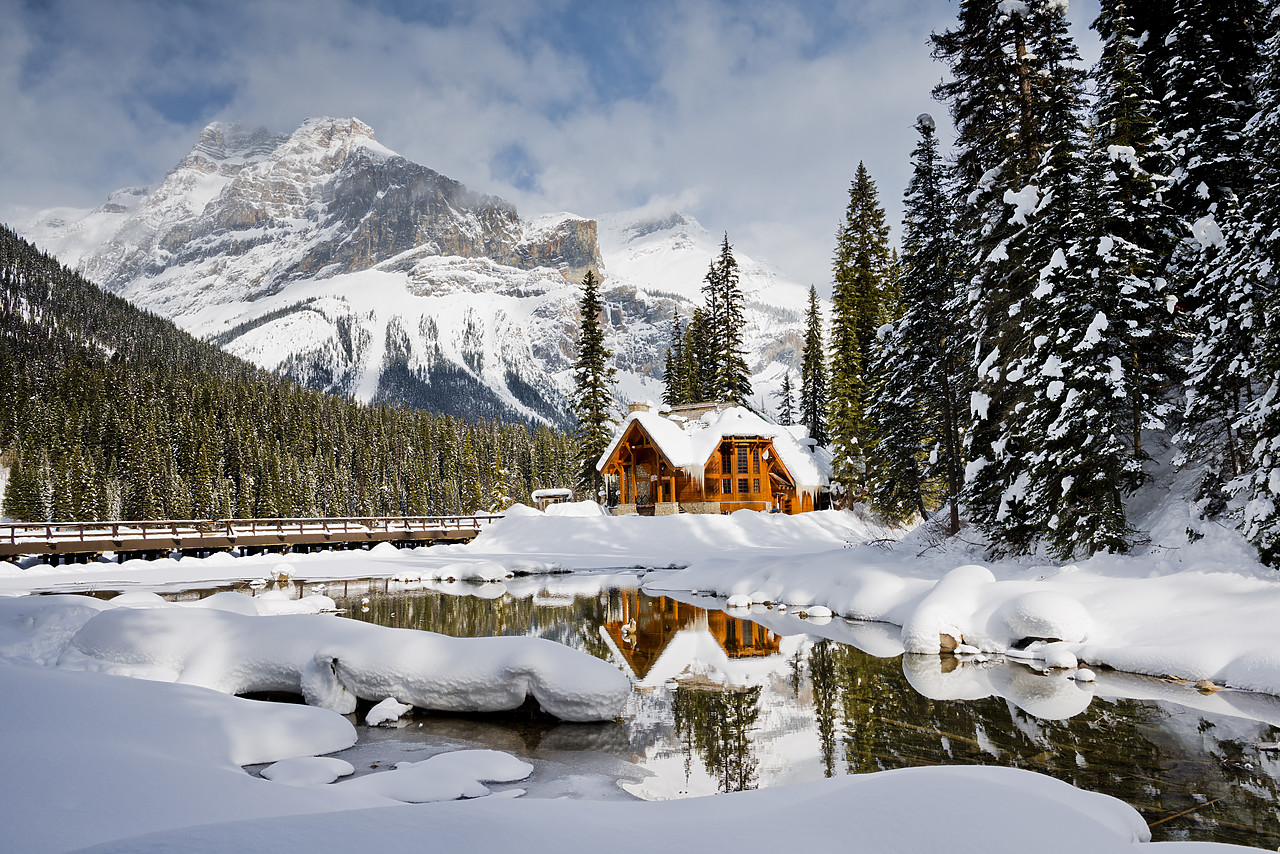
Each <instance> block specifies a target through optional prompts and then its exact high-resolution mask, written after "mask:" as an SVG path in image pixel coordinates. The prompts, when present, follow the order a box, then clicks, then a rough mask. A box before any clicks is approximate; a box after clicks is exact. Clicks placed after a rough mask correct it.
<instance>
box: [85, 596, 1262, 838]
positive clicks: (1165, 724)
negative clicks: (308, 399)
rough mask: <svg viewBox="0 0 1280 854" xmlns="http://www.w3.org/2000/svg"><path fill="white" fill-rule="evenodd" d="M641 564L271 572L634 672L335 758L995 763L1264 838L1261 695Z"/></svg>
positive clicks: (655, 770)
mask: <svg viewBox="0 0 1280 854" xmlns="http://www.w3.org/2000/svg"><path fill="white" fill-rule="evenodd" d="M642 578H643V573H642V572H639V571H617V572H606V573H596V574H574V575H568V576H549V577H533V578H523V579H512V580H510V581H509V582H507V583H505V584H504V583H497V584H468V583H444V582H440V583H401V582H395V581H388V580H385V579H378V580H371V581H348V582H344V581H338V582H330V583H317V584H310V583H305V582H304V583H296V584H290V585H287V586H286V587H285V589H287V590H289V591H291V592H294V593H302V592H305V593H313V592H323V593H325V594H327V595H329V596H331V597H333V598H334V599H335V600H336V601H337V602H338V604H339V606H340V607H341V608H343V609H344V611H345V615H346V616H347V617H348V618H351V619H358V620H365V621H369V622H374V623H378V624H381V625H386V626H394V627H398V628H415V629H423V630H428V631H434V632H441V633H444V634H450V635H455V636H486V635H537V636H541V637H546V638H550V639H552V640H556V641H559V642H561V643H564V644H567V645H569V646H572V647H575V648H577V649H581V650H584V651H586V652H589V653H591V654H592V655H595V656H597V657H599V658H603V659H606V660H609V661H612V662H614V663H615V664H617V665H618V666H619V667H621V668H622V669H623V670H624V671H626V672H627V675H628V676H629V677H630V678H631V679H632V682H633V684H634V686H635V688H634V690H633V692H632V695H631V698H630V700H629V702H628V704H627V708H626V712H625V714H624V716H623V718H622V720H620V721H618V722H613V723H605V724H564V723H560V722H557V721H553V720H548V719H546V718H544V717H542V716H540V715H538V714H536V713H535V712H533V711H522V712H517V713H512V714H504V715H500V716H450V715H441V714H435V713H429V712H423V711H420V710H415V712H413V713H412V714H411V715H409V716H407V717H405V718H403V719H402V720H401V721H400V722H399V725H398V726H396V727H394V728H387V727H379V728H370V727H365V726H363V725H362V720H363V719H362V718H360V720H359V721H358V723H360V726H359V730H360V742H359V743H358V744H357V745H356V746H355V747H352V748H350V749H349V750H347V751H344V752H343V753H342V754H339V755H340V756H341V757H342V758H344V759H347V760H348V761H350V762H352V764H354V765H355V766H356V768H357V774H360V773H362V772H363V773H368V772H369V771H371V770H375V769H378V768H385V767H387V766H389V765H390V764H393V763H395V762H398V761H402V760H420V759H424V758H426V757H428V756H431V755H434V754H436V753H441V752H445V751H448V750H455V749H459V748H466V747H489V748H495V749H498V750H503V751H506V752H508V753H511V754H513V755H515V756H517V757H519V758H521V759H525V760H526V761H529V762H531V763H533V764H534V766H535V772H534V775H533V777H532V778H531V779H529V780H526V781H523V782H521V783H520V786H519V787H520V788H523V789H525V790H526V791H527V792H528V796H529V797H578V798H596V799H600V798H626V799H629V798H643V799H666V798H679V797H687V796H694V795H706V794H714V793H716V792H728V791H736V790H740V789H749V788H763V787H769V786H778V785H785V784H789V783H796V782H802V781H807V780H815V779H820V778H822V777H824V776H827V777H829V776H836V775H844V774H856V773H863V772H869V771H877V770H882V769H891V768H901V767H906V766H916V765H940V764H981V765H1005V766H1011V767H1017V768H1025V769H1030V770H1034V771H1038V772H1041V773H1045V774H1049V775H1051V776H1054V777H1058V778H1060V779H1063V780H1066V781H1068V782H1071V783H1073V784H1075V785H1077V786H1079V787H1081V788H1084V789H1089V790H1092V791H1099V792H1104V793H1106V794H1109V795H1113V796H1115V797H1118V798H1120V799H1122V800H1124V801H1126V802H1127V803H1129V804H1131V805H1132V806H1133V807H1134V808H1136V809H1137V810H1138V811H1139V812H1140V813H1141V814H1142V816H1143V817H1144V818H1145V819H1146V820H1147V821H1148V823H1150V824H1151V825H1152V832H1153V835H1154V837H1155V838H1156V839H1158V840H1159V839H1198V840H1214V841H1220V842H1234V843H1238V844H1244V845H1250V846H1256V847H1261V848H1267V849H1272V850H1274V849H1275V848H1276V847H1277V845H1278V844H1280V808H1278V807H1277V804H1278V803H1280V799H1278V797H1277V796H1278V795H1280V752H1276V751H1275V750H1273V749H1272V748H1273V747H1274V746H1275V743H1276V742H1277V741H1280V726H1277V725H1278V724H1280V699H1277V698H1275V697H1271V696H1269V695H1262V694H1251V693H1247V692H1237V691H1222V692H1218V693H1216V694H1212V695H1206V694H1201V693H1199V692H1197V691H1196V690H1195V689H1194V687H1193V686H1190V685H1188V684H1186V683H1179V682H1175V681H1170V680H1159V679H1151V678H1144V677H1136V676H1129V675H1124V674H1119V673H1115V672H1109V671H1101V672H1099V673H1097V681H1095V682H1091V683H1087V682H1080V683H1077V682H1076V681H1074V680H1071V679H1068V678H1066V677H1065V676H1062V675H1060V674H1054V673H1048V674H1046V673H1041V672H1038V671H1036V670H1033V669H1032V668H1030V667H1028V666H1026V665H1024V664H1020V663H1016V662H1012V661H1005V660H1004V659H1002V658H1000V657H998V656H997V657H992V658H988V659H985V660H984V659H979V658H964V657H959V658H958V657H951V656H943V657H938V656H902V655H898V654H897V652H898V651H899V650H900V648H901V647H900V645H898V644H897V636H898V631H899V630H898V629H897V628H896V627H893V626H888V625H883V624H866V623H853V622H849V621H846V620H843V619H834V620H833V619H829V618H825V619H824V618H819V619H812V618H810V619H804V618H801V617H800V616H797V615H795V614H789V613H786V612H784V611H782V610H781V609H774V608H769V607H765V606H759V605H757V606H754V607H753V608H752V609H750V610H733V609H731V610H728V611H726V610H724V609H723V600H718V599H715V598H713V597H700V596H696V595H692V594H690V595H688V596H686V597H683V601H680V600H677V599H674V598H670V597H657V596H653V597H651V596H648V595H646V594H645V593H644V592H643V591H642V590H641V589H640V584H641V579H642ZM207 592H212V591H186V592H177V591H170V592H169V593H168V594H167V595H170V596H172V597H173V598H195V597H197V596H200V595H204V594H205V593H207ZM245 592H249V591H247V590H246V591H245ZM104 595H106V594H104ZM360 711H361V713H363V711H364V708H363V707H362V708H361V710H360ZM495 788H500V787H495Z"/></svg>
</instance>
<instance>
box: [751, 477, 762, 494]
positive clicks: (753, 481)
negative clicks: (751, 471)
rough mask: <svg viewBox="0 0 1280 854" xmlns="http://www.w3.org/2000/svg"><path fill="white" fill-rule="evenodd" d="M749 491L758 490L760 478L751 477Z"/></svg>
mask: <svg viewBox="0 0 1280 854" xmlns="http://www.w3.org/2000/svg"><path fill="white" fill-rule="evenodd" d="M751 491H752V492H759V491H760V478H758V477H756V478H752V479H751Z"/></svg>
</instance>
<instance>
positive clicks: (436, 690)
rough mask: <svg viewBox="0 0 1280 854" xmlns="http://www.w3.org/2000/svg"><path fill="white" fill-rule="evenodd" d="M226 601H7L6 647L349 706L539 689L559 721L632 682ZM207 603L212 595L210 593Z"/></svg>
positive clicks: (542, 648)
mask: <svg viewBox="0 0 1280 854" xmlns="http://www.w3.org/2000/svg"><path fill="white" fill-rule="evenodd" d="M241 600H248V602H249V603H252V602H253V601H254V600H251V599H248V597H244V596H240V594H230V593H229V594H224V595H223V596H222V598H221V599H220V603H221V604H223V605H228V606H231V607H229V608H217V607H184V606H182V605H166V604H164V603H163V602H161V603H159V604H155V603H150V602H149V603H148V604H149V606H148V607H130V606H128V605H126V606H123V607H111V605H112V603H110V602H108V603H102V602H98V601H97V600H93V599H90V598H89V597H77V596H57V597H38V598H26V599H2V600H0V655H3V656H4V657H6V658H9V659H12V660H22V661H27V662H30V663H33V664H39V665H42V666H46V667H48V666H54V667H57V668H59V669H62V670H86V671H93V672H98V673H109V674H112V675H117V676H133V677H138V678H142V679H151V680H157V681H162V682H179V683H183V684H187V685H200V686H203V687H206V688H212V689H214V690H216V691H220V692H222V693H226V694H246V693H253V692H260V691H285V692H291V693H296V694H301V695H302V696H303V697H304V698H305V699H306V700H307V702H308V703H309V704H311V705H314V706H321V707H323V708H326V709H332V710H334V711H337V712H339V713H342V714H348V713H350V712H352V711H354V710H355V706H356V700H357V698H362V699H366V700H373V701H382V700H384V699H386V698H389V697H394V698H396V699H397V700H399V701H400V702H402V703H407V704H410V705H413V706H418V707H421V708H426V709H438V710H445V711H455V712H480V711H499V710H504V709H514V708H517V707H519V706H520V705H522V704H523V703H524V702H525V700H526V698H527V697H532V698H533V699H534V700H536V701H537V703H538V705H539V706H541V708H542V709H543V710H544V711H546V712H547V713H548V714H551V715H554V716H556V717H558V718H560V719H562V720H568V721H589V720H609V719H612V718H614V717H617V716H618V714H620V713H621V711H622V707H623V705H624V704H625V702H626V698H627V695H628V693H629V691H630V685H629V683H628V682H627V679H626V677H625V676H623V675H622V674H621V673H620V672H619V671H618V670H617V669H616V668H614V667H613V666H611V665H609V664H607V663H606V662H603V661H600V660H598V659H595V658H592V657H591V656H589V655H587V654H585V653H581V652H578V651H577V650H573V649H570V648H569V647H566V646H562V645H560V644H557V643H554V642H552V641H548V640H544V639H541V638H517V637H497V638H452V637H447V636H444V635H437V634H432V633H430V632H422V631H416V630H411V629H389V628H384V627H382V626H376V625H372V624H369V623H362V622H357V621H355V620H347V619H343V618H341V617H337V616H334V615H298V614H291V615H268V616H259V615H252V616H251V615H246V614H245V613H243V610H244V608H245V607H248V605H247V604H246V605H244V606H243V607H240V606H237V603H240V602H241ZM206 601H208V600H206Z"/></svg>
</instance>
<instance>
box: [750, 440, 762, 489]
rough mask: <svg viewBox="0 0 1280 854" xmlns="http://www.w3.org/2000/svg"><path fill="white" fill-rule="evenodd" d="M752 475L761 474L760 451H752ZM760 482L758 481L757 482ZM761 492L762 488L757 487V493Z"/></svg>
mask: <svg viewBox="0 0 1280 854" xmlns="http://www.w3.org/2000/svg"><path fill="white" fill-rule="evenodd" d="M751 473H752V474H760V449H759V448H752V449H751ZM757 482H758V481H757ZM759 491H760V487H758V486H757V487H756V492H759Z"/></svg>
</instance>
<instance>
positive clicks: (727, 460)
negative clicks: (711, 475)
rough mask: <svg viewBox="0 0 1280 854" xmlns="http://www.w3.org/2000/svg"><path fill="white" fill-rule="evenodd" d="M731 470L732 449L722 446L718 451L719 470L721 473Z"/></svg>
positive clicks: (727, 472)
mask: <svg viewBox="0 0 1280 854" xmlns="http://www.w3.org/2000/svg"><path fill="white" fill-rule="evenodd" d="M731 471H733V451H732V450H731V449H729V448H724V449H722V450H721V451H720V472H721V474H729V472H731Z"/></svg>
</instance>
